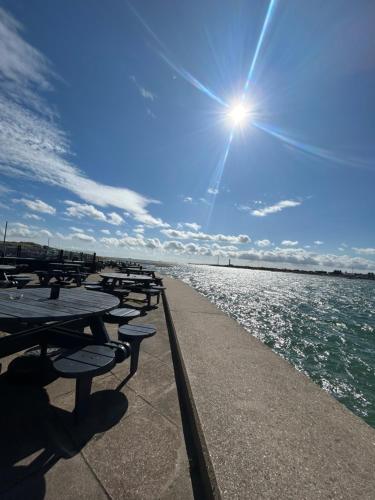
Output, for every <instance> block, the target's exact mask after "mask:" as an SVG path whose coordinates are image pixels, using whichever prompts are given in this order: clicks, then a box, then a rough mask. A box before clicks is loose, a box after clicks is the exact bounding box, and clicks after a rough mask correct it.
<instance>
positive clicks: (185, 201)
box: [184, 196, 193, 203]
mask: <svg viewBox="0 0 375 500" xmlns="http://www.w3.org/2000/svg"><path fill="white" fill-rule="evenodd" d="M192 202H193V198H192V197H191V196H185V198H184V203H192Z"/></svg>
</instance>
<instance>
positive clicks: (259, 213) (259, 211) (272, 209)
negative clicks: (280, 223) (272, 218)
mask: <svg viewBox="0 0 375 500" xmlns="http://www.w3.org/2000/svg"><path fill="white" fill-rule="evenodd" d="M301 204H302V202H301V201H296V200H281V201H279V202H278V203H275V204H274V205H270V206H268V207H263V208H256V209H253V208H251V207H248V206H244V205H241V206H239V207H238V208H239V209H240V210H244V211H246V212H250V213H251V215H254V216H255V217H265V216H266V215H269V214H275V213H277V212H281V211H282V210H284V209H285V208H293V207H298V206H299V205H301Z"/></svg>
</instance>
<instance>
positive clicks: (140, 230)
mask: <svg viewBox="0 0 375 500" xmlns="http://www.w3.org/2000/svg"><path fill="white" fill-rule="evenodd" d="M133 232H134V233H138V234H143V233H144V232H145V228H144V227H143V226H137V227H136V228H134V229H133Z"/></svg>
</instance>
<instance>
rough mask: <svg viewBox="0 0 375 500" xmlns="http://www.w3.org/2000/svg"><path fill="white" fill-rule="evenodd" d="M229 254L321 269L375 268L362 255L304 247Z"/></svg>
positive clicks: (238, 257) (279, 263)
mask: <svg viewBox="0 0 375 500" xmlns="http://www.w3.org/2000/svg"><path fill="white" fill-rule="evenodd" d="M228 256H229V257H231V258H237V259H242V260H250V261H262V262H270V263H273V264H275V265H276V266H278V265H279V266H280V265H282V264H291V265H293V266H300V267H304V266H312V267H315V268H321V269H327V268H328V269H351V268H353V269H358V270H365V271H369V270H372V269H375V263H374V262H372V261H370V260H366V259H363V258H360V257H350V256H348V255H332V254H326V255H324V254H318V253H314V252H308V251H306V250H304V249H302V248H275V249H274V250H256V249H250V250H245V251H242V252H229V253H228Z"/></svg>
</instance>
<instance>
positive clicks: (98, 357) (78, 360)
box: [53, 345, 115, 378]
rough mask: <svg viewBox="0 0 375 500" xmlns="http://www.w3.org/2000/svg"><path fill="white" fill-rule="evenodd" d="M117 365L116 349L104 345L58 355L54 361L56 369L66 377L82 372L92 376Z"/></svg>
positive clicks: (86, 347) (73, 376)
mask: <svg viewBox="0 0 375 500" xmlns="http://www.w3.org/2000/svg"><path fill="white" fill-rule="evenodd" d="M114 365H115V350H114V349H111V348H110V347H107V346H103V345H89V346H85V347H82V348H80V349H72V350H70V351H68V352H64V353H63V354H61V355H58V356H57V357H56V358H55V360H54V361H53V367H54V368H55V370H56V371H57V372H58V373H59V374H60V375H61V376H63V377H65V378H76V377H78V376H79V375H80V374H81V375H87V374H90V375H92V376H95V375H99V374H101V373H104V372H106V371H109V370H110V369H111V368H112V367H113V366H114Z"/></svg>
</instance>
